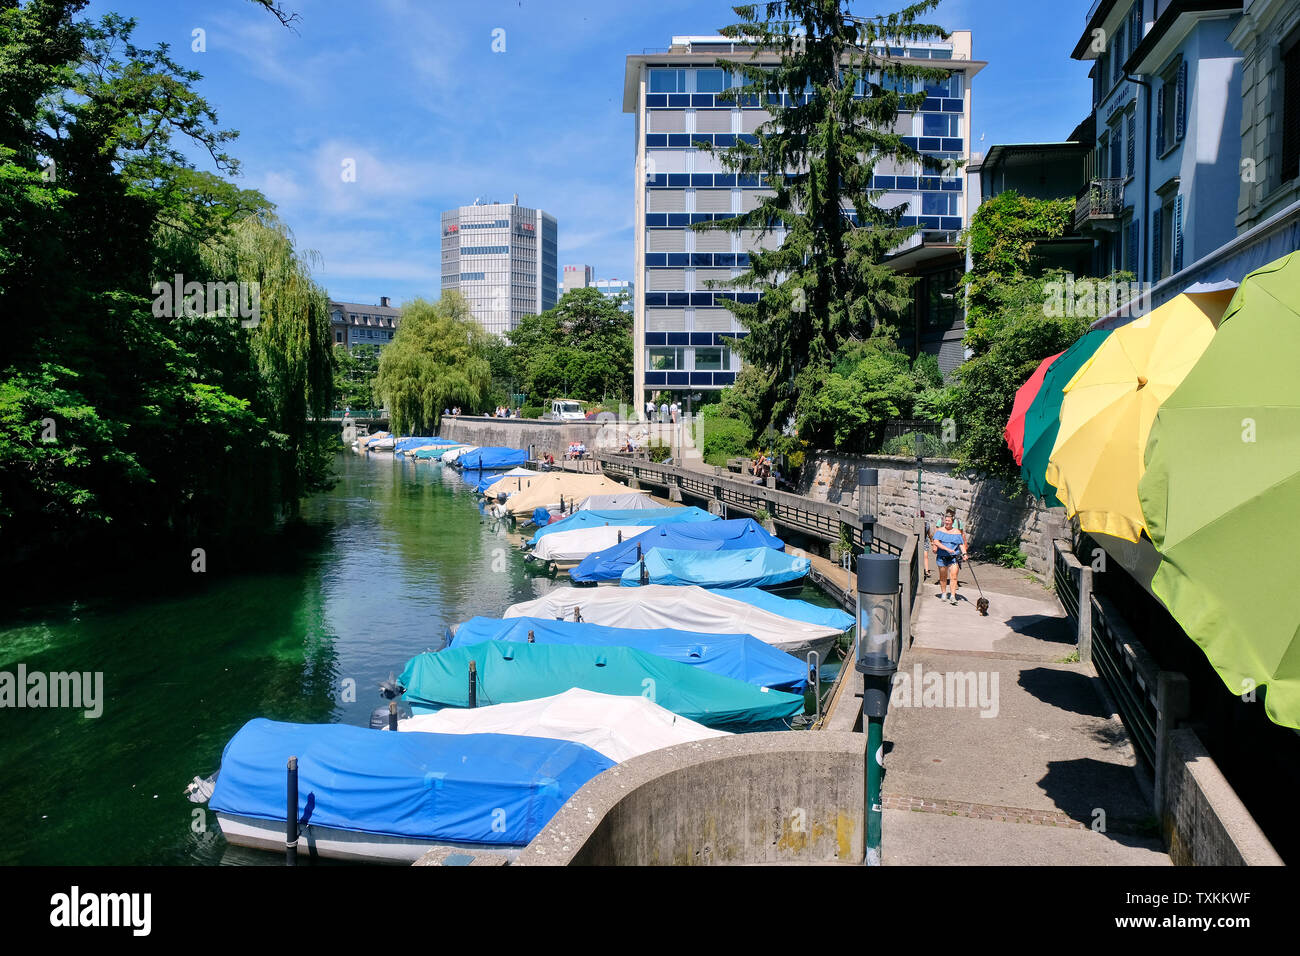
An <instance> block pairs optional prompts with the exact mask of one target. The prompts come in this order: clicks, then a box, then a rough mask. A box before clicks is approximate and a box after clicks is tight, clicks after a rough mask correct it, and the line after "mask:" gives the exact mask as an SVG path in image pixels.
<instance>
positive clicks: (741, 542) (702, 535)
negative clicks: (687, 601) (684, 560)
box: [569, 518, 807, 587]
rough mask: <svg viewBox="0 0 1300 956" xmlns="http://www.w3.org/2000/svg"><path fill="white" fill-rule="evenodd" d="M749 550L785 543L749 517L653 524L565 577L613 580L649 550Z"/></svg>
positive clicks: (774, 547) (778, 547)
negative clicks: (653, 525)
mask: <svg viewBox="0 0 1300 956" xmlns="http://www.w3.org/2000/svg"><path fill="white" fill-rule="evenodd" d="M750 548H765V549H769V550H774V551H783V550H784V549H785V542H784V541H782V540H781V539H780V538H778V537H776V536H775V535H773V534H771V533H769V532H768V530H767V529H766V528H764V527H763V526H762V525H761V524H759V523H758V522H757V521H755V520H754V519H753V518H733V519H731V520H730V521H726V520H724V521H699V522H685V523H678V524H667V525H657V526H655V527H652V528H648V529H647V530H645V531H643V532H642V533H641V534H638V535H637V536H636V537H634V538H624V539H623V541H622V543H621V544H615V545H613V546H612V547H609V548H606V549H605V550H603V551H597V552H595V553H594V554H590V555H588V556H587V557H585V558H583V560H582V561H581V562H580V563H579V564H578V566H577V567H576V568H574V569H573V570H572V571H570V572H569V577H570V578H572V579H573V580H574V581H581V582H585V583H591V582H598V581H617V580H618V579H619V577H620V576H621V575H622V574H623V572H624V571H625V570H626V569H628V568H629V567H631V566H633V565H635V564H636V563H637V561H638V560H640V558H641V556H642V555H643V554H645V553H646V552H648V551H651V550H664V549H673V550H679V551H745V550H749V549H750ZM805 573H807V572H805ZM663 583H664V584H672V583H676V582H671V581H665V582H663ZM713 586H714V587H728V586H729V585H726V584H719V585H713ZM736 586H737V587H739V585H736Z"/></svg>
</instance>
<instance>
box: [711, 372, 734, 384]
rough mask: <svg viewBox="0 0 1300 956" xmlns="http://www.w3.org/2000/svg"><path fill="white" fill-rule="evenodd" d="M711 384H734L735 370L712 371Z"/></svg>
mask: <svg viewBox="0 0 1300 956" xmlns="http://www.w3.org/2000/svg"><path fill="white" fill-rule="evenodd" d="M713 384H714V385H735V384H736V373H735V372H714V373H713Z"/></svg>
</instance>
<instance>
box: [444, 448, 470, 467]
mask: <svg viewBox="0 0 1300 956" xmlns="http://www.w3.org/2000/svg"><path fill="white" fill-rule="evenodd" d="M467 451H478V445H465V446H463V447H461V448H453V449H452V450H451V451H445V452H443V453H442V460H443V461H445V462H448V463H450V462H453V461H455V460H456V459H457V458H459V457H460V456H461V455H463V454H465V452H467Z"/></svg>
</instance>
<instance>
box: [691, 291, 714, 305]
mask: <svg viewBox="0 0 1300 956" xmlns="http://www.w3.org/2000/svg"><path fill="white" fill-rule="evenodd" d="M691 305H702V306H705V307H706V308H707V307H708V306H711V305H713V293H712V292H692V293H691Z"/></svg>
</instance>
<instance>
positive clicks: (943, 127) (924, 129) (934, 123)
mask: <svg viewBox="0 0 1300 956" xmlns="http://www.w3.org/2000/svg"><path fill="white" fill-rule="evenodd" d="M921 135H922V136H960V135H961V117H960V116H959V115H957V114H956V113H922V114H921Z"/></svg>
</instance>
